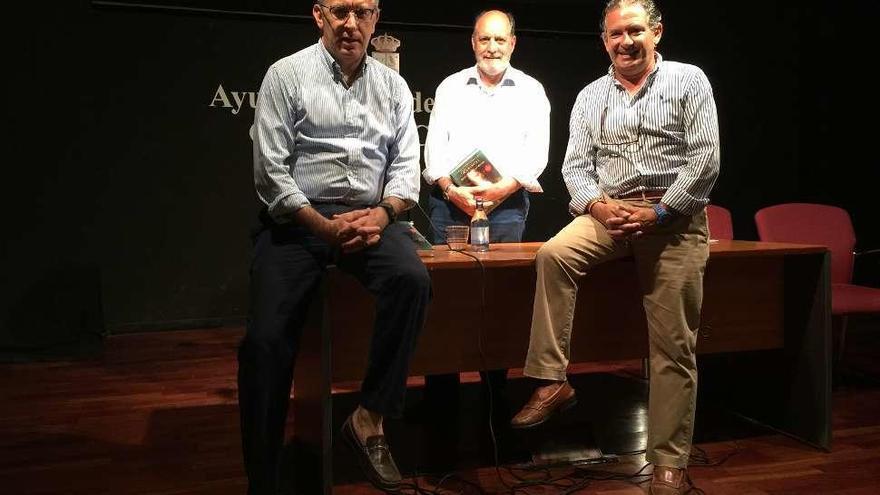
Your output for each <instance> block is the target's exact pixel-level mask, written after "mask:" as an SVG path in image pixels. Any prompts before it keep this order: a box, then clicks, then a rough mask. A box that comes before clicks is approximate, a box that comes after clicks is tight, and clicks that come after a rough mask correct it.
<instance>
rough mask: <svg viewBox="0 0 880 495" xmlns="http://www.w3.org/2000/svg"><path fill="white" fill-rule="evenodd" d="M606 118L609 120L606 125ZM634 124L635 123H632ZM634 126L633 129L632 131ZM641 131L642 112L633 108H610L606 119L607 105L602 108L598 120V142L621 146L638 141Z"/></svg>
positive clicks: (604, 144)
mask: <svg viewBox="0 0 880 495" xmlns="http://www.w3.org/2000/svg"><path fill="white" fill-rule="evenodd" d="M606 120H611V124H610V125H608V126H607V129H606ZM633 124H635V125H633ZM633 128H635V131H633ZM641 132H642V113H641V112H639V111H638V110H635V109H629V108H627V109H623V110H612V111H611V118H610V119H608V105H605V108H604V109H602V119H601V120H600V121H599V143H600V144H602V145H603V146H623V145H629V144H635V143H638V142H639V137H640V134H641Z"/></svg>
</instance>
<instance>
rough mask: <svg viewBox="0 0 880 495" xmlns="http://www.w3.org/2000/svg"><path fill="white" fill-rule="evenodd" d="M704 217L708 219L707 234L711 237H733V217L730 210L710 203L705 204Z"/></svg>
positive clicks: (725, 238)
mask: <svg viewBox="0 0 880 495" xmlns="http://www.w3.org/2000/svg"><path fill="white" fill-rule="evenodd" d="M706 217H707V219H708V220H709V236H710V237H711V238H712V239H721V240H731V239H733V219H732V217H731V216H730V210H728V209H727V208H725V207H723V206H718V205H711V204H710V205H707V206H706Z"/></svg>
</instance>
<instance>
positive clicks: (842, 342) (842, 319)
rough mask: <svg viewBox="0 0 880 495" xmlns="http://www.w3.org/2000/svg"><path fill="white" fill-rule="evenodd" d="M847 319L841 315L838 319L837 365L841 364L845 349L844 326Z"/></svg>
mask: <svg viewBox="0 0 880 495" xmlns="http://www.w3.org/2000/svg"><path fill="white" fill-rule="evenodd" d="M847 319H848V317H847V316H846V315H843V316H841V317H840V323H839V325H840V340H839V341H838V344H837V363H838V364H840V363H842V362H843V354H844V349H845V347H846V324H847Z"/></svg>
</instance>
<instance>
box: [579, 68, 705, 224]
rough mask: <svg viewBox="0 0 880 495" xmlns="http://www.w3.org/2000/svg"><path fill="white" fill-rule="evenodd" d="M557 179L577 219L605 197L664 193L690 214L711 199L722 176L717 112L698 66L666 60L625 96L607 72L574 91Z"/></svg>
mask: <svg viewBox="0 0 880 495" xmlns="http://www.w3.org/2000/svg"><path fill="white" fill-rule="evenodd" d="M569 127H570V131H569V137H568V149H567V150H566V154H565V162H564V163H563V165H562V175H563V178H564V179H565V183H566V186H567V187H568V192H569V194H571V203H570V204H569V210H570V211H571V213H572V214H573V215H580V214H583V213H584V210H585V208H586V206H587V203H589V202H590V201H591V200H593V199H596V198H599V197H600V196H601V194H602V193H603V192H604V193H605V194H608V195H610V196H612V197H614V196H618V195H623V194H629V193H632V192H640V191H646V192H652V191H653V192H662V193H663V199H662V201H663V203H665V204H666V205H668V206H670V207H671V208H672V209H674V210H676V211H678V212H681V213H684V214H693V213H696V212H699V211H700V210H702V209H703V207H705V206H706V204H707V203H708V202H709V192H710V191H711V190H712V186H713V185H714V184H715V179H716V178H717V177H718V171H719V161H720V152H719V142H718V115H717V112H716V110H715V100H714V99H713V97H712V87H711V86H710V84H709V80H708V79H707V78H706V75H705V74H704V73H703V71H702V70H700V69H699V68H698V67H696V66H693V65H688V64H682V63H677V62H666V61H664V60H663V58H662V57H660V54H659V53H658V54H657V63H656V66H655V68H654V71H653V72H652V73H651V74H650V75H649V76H648V79H647V81H646V82H645V84H644V86H643V87H642V88H641V89H640V90H639V91H638V92H637V93H636V94H635V95H633V96H630V95H629V94H628V93H627V91H626V89H624V87H623V85H621V84H620V82H618V81H617V80H616V79H615V78H614V68H613V66H612V67H611V68H610V69H609V70H608V74H607V75H605V76H603V77H600V78H599V79H597V80H595V81H593V82H592V83H590V84H589V85H588V86H587V87H586V88H584V89H583V90H582V91H581V92H580V94H578V97H577V100H576V101H575V105H574V108H573V109H572V112H571V122H570V126H569Z"/></svg>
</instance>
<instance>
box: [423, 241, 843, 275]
mask: <svg viewBox="0 0 880 495" xmlns="http://www.w3.org/2000/svg"><path fill="white" fill-rule="evenodd" d="M543 244H544V243H543V242H510V243H495V244H492V245H491V247H490V249H489V251H488V252H485V253H475V252H471V251H466V252H464V253H459V252H456V251H450V250H449V248H448V247H446V246H434V249H433V250H432V251H430V252H428V253H426V252H422V251H420V252H419V253H420V256H421V258H422V261H424V263H425V265H426V266H427V267H428V269H429V270H432V269H437V268H471V267H473V266H474V265H475V264H476V262H475V260H474V258H473V257H471V256H469V255H472V256H474V257H476V258H478V259H479V260H480V261H481V262H482V263H483V265H484V266H492V267H508V266H532V265H534V264H535V254H536V253H537V252H538V249H539V248H540V247H541V245H543ZM826 251H828V248H827V247H825V246H817V245H809V244H789V243H782V242H758V241H728V240H719V241H714V240H713V241H712V242H711V244H710V245H709V257H710V259H718V258H735V257H749V256H787V255H797V254H821V253H824V252H826Z"/></svg>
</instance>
